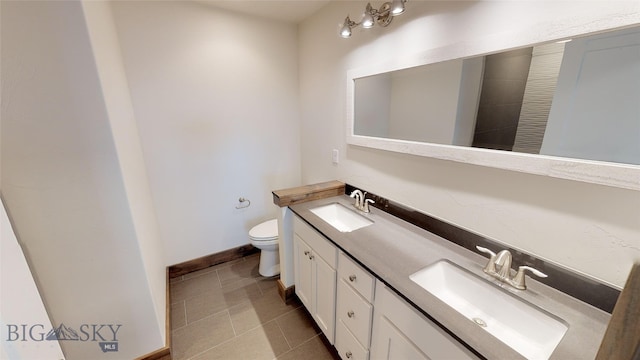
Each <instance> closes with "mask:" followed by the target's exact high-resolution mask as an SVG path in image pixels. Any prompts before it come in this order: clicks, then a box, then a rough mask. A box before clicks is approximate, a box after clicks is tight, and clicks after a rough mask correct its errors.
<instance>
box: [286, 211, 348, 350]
mask: <svg viewBox="0 0 640 360" xmlns="http://www.w3.org/2000/svg"><path fill="white" fill-rule="evenodd" d="M293 230H294V239H293V251H294V267H295V277H294V282H295V289H296V290H295V291H296V295H298V298H300V301H302V303H303V305H304V306H305V307H306V308H307V310H309V313H311V316H313V318H314V320H315V321H316V323H317V324H318V326H319V327H320V329H322V332H323V333H324V334H325V336H326V337H327V339H328V340H329V342H330V343H331V344H333V343H334V339H335V318H336V311H335V310H336V267H337V262H338V249H337V248H336V247H335V245H333V244H332V243H331V242H330V241H329V240H327V239H325V238H324V237H323V236H322V235H321V234H320V233H318V232H317V231H316V230H314V229H313V228H312V227H310V226H309V225H307V224H306V223H305V222H304V221H302V220H300V219H299V218H297V217H294V221H293Z"/></svg>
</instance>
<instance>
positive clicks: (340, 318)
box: [335, 252, 375, 360]
mask: <svg viewBox="0 0 640 360" xmlns="http://www.w3.org/2000/svg"><path fill="white" fill-rule="evenodd" d="M374 288H375V278H374V277H373V275H371V274H370V273H369V272H368V271H366V270H365V269H363V268H362V267H360V265H358V264H357V263H356V262H355V261H354V260H352V259H351V258H350V257H349V256H348V255H346V254H345V253H343V252H340V254H339V258H338V295H337V305H336V342H335V347H336V350H338V354H340V357H341V358H342V359H344V360H347V359H349V360H351V359H355V360H360V359H362V360H367V359H368V358H369V344H370V342H371V326H372V324H373V305H372V302H373V295H374Z"/></svg>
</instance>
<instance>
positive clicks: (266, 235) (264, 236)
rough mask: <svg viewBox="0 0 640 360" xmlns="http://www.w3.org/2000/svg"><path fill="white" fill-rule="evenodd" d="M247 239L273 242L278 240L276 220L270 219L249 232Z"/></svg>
mask: <svg viewBox="0 0 640 360" xmlns="http://www.w3.org/2000/svg"><path fill="white" fill-rule="evenodd" d="M249 238H251V240H254V241H260V242H262V241H273V240H277V239H278V219H271V220H268V221H265V222H263V223H261V224H258V225H256V226H254V227H253V228H251V230H249Z"/></svg>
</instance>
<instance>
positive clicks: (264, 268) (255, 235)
mask: <svg viewBox="0 0 640 360" xmlns="http://www.w3.org/2000/svg"><path fill="white" fill-rule="evenodd" d="M249 241H250V242H251V245H253V246H255V247H256V248H258V249H260V250H261V253H260V267H259V268H258V272H259V273H260V275H262V276H266V277H271V276H276V275H278V274H280V254H279V253H278V219H272V220H268V221H265V222H263V223H260V224H258V225H256V226H254V227H253V228H251V230H249Z"/></svg>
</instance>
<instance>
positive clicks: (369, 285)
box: [338, 252, 376, 302]
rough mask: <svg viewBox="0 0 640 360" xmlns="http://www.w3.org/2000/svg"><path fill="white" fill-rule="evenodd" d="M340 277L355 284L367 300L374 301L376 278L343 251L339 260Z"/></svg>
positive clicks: (355, 287)
mask: <svg viewBox="0 0 640 360" xmlns="http://www.w3.org/2000/svg"><path fill="white" fill-rule="evenodd" d="M338 277H339V278H340V279H343V280H344V281H345V282H346V283H347V284H349V285H351V286H353V288H354V289H355V290H356V291H357V292H358V293H359V294H360V295H362V297H364V298H365V299H367V301H369V302H373V291H374V287H375V283H376V282H375V278H374V277H373V276H372V275H371V274H370V273H369V272H368V271H366V270H365V269H363V268H362V267H360V265H358V264H356V262H355V261H353V260H352V259H351V258H350V257H349V256H347V255H346V254H345V253H343V252H340V257H339V260H338Z"/></svg>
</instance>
